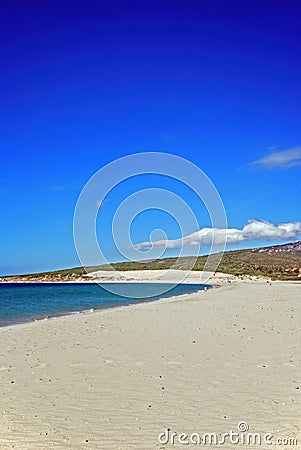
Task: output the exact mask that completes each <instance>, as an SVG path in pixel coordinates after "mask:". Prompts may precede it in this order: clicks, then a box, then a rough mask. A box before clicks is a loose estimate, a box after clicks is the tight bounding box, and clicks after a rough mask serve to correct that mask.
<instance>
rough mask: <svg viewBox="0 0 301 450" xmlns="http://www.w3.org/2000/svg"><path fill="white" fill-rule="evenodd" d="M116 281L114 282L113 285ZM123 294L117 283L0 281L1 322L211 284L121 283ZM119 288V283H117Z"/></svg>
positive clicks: (83, 309) (55, 314) (108, 305)
mask: <svg viewBox="0 0 301 450" xmlns="http://www.w3.org/2000/svg"><path fill="white" fill-rule="evenodd" d="M114 284H115V286H114ZM122 284H123V286H122V293H123V295H118V294H116V293H114V288H116V290H117V286H116V283H108V284H106V286H107V287H108V288H109V289H110V290H107V289H105V288H104V287H103V286H100V285H98V284H96V283H0V326H10V325H14V324H18V323H24V322H30V321H37V320H47V319H50V318H53V317H58V316H62V315H71V314H80V313H82V314H87V313H92V312H94V311H96V310H100V309H106V308H113V307H117V306H127V305H131V304H134V303H141V302H149V301H154V300H158V299H161V298H168V297H174V296H178V295H185V294H191V293H194V292H198V291H202V290H204V289H205V288H207V289H209V288H210V287H211V286H209V285H205V284H178V285H176V286H175V285H168V284H167V283H156V292H162V294H154V295H153V293H154V284H153V283H122ZM118 289H119V290H118V292H120V283H118Z"/></svg>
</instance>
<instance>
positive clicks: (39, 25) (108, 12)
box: [0, 0, 301, 274]
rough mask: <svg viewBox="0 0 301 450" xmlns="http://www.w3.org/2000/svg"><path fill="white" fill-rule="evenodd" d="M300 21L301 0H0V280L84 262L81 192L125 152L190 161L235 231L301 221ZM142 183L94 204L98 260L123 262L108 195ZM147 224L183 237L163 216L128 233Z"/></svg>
mask: <svg viewBox="0 0 301 450" xmlns="http://www.w3.org/2000/svg"><path fill="white" fill-rule="evenodd" d="M300 18H301V11H300V4H299V2H298V1H286V2H277V1H276V2H275V1H273V2H272V1H263V2H261V1H253V2H242V1H231V0H229V1H214V0H213V1H198V2H191V1H185V2H164V1H163V2H160V3H159V2H155V1H154V2H118V1H117V2H90V1H86V2H76V1H75V2H66V1H62V2H55V1H53V2H47V1H46V2H33V1H29V2H26V3H24V2H19V3H18V2H14V1H13V2H8V3H7V4H6V5H5V6H3V7H2V11H1V27H0V34H1V39H0V48H1V70H0V81H1V84H0V85H1V104H0V114H1V115H0V128H1V129H0V131H1V133H0V146H1V168H0V179H1V187H0V193H1V196H0V207H1V238H0V239H1V242H0V244H1V261H0V273H2V274H5V273H11V274H13V273H22V272H31V271H40V270H48V269H56V268H63V267H70V266H76V265H78V264H79V263H78V258H77V255H76V251H75V248H74V243H73V236H72V220H73V213H74V208H75V205H76V201H77V198H78V196H79V194H80V192H81V190H82V188H83V186H84V184H85V183H86V182H87V180H88V179H89V178H90V177H91V176H92V175H93V174H94V173H95V172H96V171H97V170H98V169H100V168H101V167H102V166H104V165H105V164H107V163H109V162H111V161H113V160H114V159H116V158H120V157H122V156H125V155H129V154H132V153H138V152H148V151H151V152H168V153H173V154H176V155H179V156H182V157H184V158H187V159H188V160H190V161H192V162H193V163H195V164H196V165H198V166H199V167H200V168H201V169H202V170H203V171H205V172H206V174H207V175H208V176H209V177H210V178H211V180H212V181H213V182H214V184H215V185H216V187H217V189H218V190H219V192H220V195H221V197H222V199H223V202H224V205H225V208H226V212H227V217H228V224H229V227H231V228H238V229H242V228H243V227H244V225H245V224H246V223H247V222H248V220H250V219H255V220H266V221H269V222H271V223H273V224H275V225H278V224H279V223H283V222H296V221H300V212H299V211H300V181H299V180H300V172H301V165H300V164H299V163H300V158H301V156H300V158H299V156H298V155H300V146H301V136H300V123H301V110H300V93H301V92H300V91H301V86H300V79H301V73H300V72H301V64H300V59H301V58H300V41H301V36H300V34H301V31H300ZM292 152H293V153H294V155H295V156H294V157H293V156H292ZM277 153H278V159H277ZM271 154H272V155H274V156H272V157H271V158H270V159H264V158H266V157H267V156H268V155H271ZM275 155H276V156H275ZM279 155H284V157H283V158H282V159H281V158H279ZM285 155H286V156H285ZM273 158H274V162H273ZM275 158H276V159H275ZM275 160H276V162H275ZM254 161H260V162H258V163H256V164H252V163H253V162H254ZM277 161H278V162H277ZM151 181H153V182H154V183H155V184H156V182H157V181H158V180H157V181H156V180H151V179H148V180H146V181H144V182H141V183H140V181H139V182H135V181H132V184H131V183H129V185H128V186H125V187H124V190H122V195H121V193H120V192H121V191H118V189H116V192H115V193H114V192H112V196H111V198H110V201H108V202H107V204H104V205H103V208H101V214H104V215H105V214H106V211H107V219H104V224H106V227H107V229H106V230H104V234H102V237H103V239H104V241H105V242H106V253H107V256H108V259H110V260H112V261H114V260H120V259H121V258H120V257H119V255H118V253H116V251H115V249H114V248H113V246H112V245H111V244H112V242H111V241H110V237H109V234H108V233H109V231H108V230H109V224H110V220H109V217H111V216H112V214H113V212H114V208H116V205H117V204H118V199H119V200H120V199H121V198H123V197H126V196H127V195H128V193H130V192H133V190H135V189H136V188H138V187H139V188H143V187H149V185H152V182H151ZM160 183H161V184H160ZM160 183H159V185H160V186H161V187H162V186H163V187H164V186H168V183H170V182H168V181H166V180H165V181H162V180H161V182H160ZM166 183H167V184H166ZM176 189H178V192H179V194H180V195H183V196H185V195H186V194H185V192H184V191H185V189H184V188H180V187H179V188H176ZM187 195H188V194H187ZM188 197H189V196H188ZM188 197H187V198H188ZM185 198H186V197H185ZM187 201H190V202H191V204H192V205H193V206H194V207H196V208H197V210H198V218H199V220H200V226H208V217H207V216H206V213H205V212H204V211H203V209H202V206H198V205H197V201H195V202H194V200H193V197H192V196H191V197H189V200H187ZM198 208H199V209H198ZM157 223H159V225H160V226H162V225H163V226H162V227H163V228H165V231H166V233H167V236H168V238H169V239H175V238H177V237H179V236H178V235H177V233H178V228H177V227H176V225H175V224H174V223H173V222H172V220H171V219H170V218H168V217H166V216H164V214H163V215H162V213H154V215H153V216H152V217H151V216H150V212H149V213H147V214H146V215H145V218H143V215H141V217H138V218H137V220H136V222H135V223H134V224H133V225H134V226H133V233H134V235H133V239H134V240H135V241H136V242H143V241H148V240H149V234H150V232H151V227H154V228H157V226H156V225H157ZM193 231H195V230H191V232H193ZM265 242H267V241H265V240H258V241H254V242H252V243H250V242H243V243H241V244H239V245H236V247H243V246H248V245H249V246H250V245H254V246H255V245H261V244H263V243H265ZM271 242H273V241H269V243H271ZM277 242H281V240H277ZM169 254H173V252H169V253H167V256H168V255H169Z"/></svg>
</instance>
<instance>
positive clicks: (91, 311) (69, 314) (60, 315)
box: [0, 281, 220, 330]
mask: <svg viewBox="0 0 301 450" xmlns="http://www.w3.org/2000/svg"><path fill="white" fill-rule="evenodd" d="M91 283H93V284H97V283H96V282H95V281H94V282H89V283H88V284H91ZM106 283H107V284H109V283H115V282H112V281H111V282H110V281H107V282H105V283H103V284H106ZM120 283H123V282H120ZM132 283H135V282H134V281H132ZM140 283H141V284H142V283H145V281H140ZM154 283H155V282H154ZM8 284H10V285H11V284H12V283H8ZM15 284H20V283H15ZM26 284H31V283H26ZM32 284H34V285H36V284H37V283H32ZM43 284H51V285H53V284H65V283H55V282H50V283H43ZM68 284H74V285H78V284H79V283H68ZM85 284H87V283H83V285H85ZM160 284H163V283H160ZM164 284H169V283H164ZM171 284H172V283H171ZM182 284H186V283H182ZM189 284H190V283H187V285H189ZM200 286H206V287H208V291H205V289H204V288H203V289H199V290H196V291H194V292H188V293H184V294H176V295H163V296H159V297H155V298H153V297H145V298H141V300H139V301H135V302H130V303H126V300H125V303H121V304H120V303H119V304H116V305H110V306H105V305H104V306H103V307H101V306H98V307H97V306H96V307H92V308H89V309H83V310H75V311H66V312H62V313H56V314H55V313H54V314H49V315H48V314H45V315H43V316H41V317H24V318H22V319H23V320H21V319H20V320H16V321H15V322H13V321H12V322H10V323H2V322H1V321H0V330H1V329H2V328H6V327H15V326H22V325H28V324H34V323H39V322H46V321H48V320H54V319H60V318H66V317H72V316H74V315H76V316H77V315H87V314H95V313H101V312H104V311H106V310H111V309H112V310H113V309H116V308H124V307H130V306H134V305H140V304H143V303H151V302H159V301H163V300H168V299H181V298H182V297H186V296H194V294H200V293H201V292H209V291H210V290H211V289H220V288H218V287H216V286H213V285H209V284H208V285H203V284H202V285H200Z"/></svg>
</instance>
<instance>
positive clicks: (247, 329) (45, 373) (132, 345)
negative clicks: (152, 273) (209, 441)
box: [0, 282, 301, 450]
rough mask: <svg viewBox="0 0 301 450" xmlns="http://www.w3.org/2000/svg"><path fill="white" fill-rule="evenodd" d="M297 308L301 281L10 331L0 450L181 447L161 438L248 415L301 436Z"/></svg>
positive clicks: (3, 361) (238, 287)
mask: <svg viewBox="0 0 301 450" xmlns="http://www.w3.org/2000/svg"><path fill="white" fill-rule="evenodd" d="M300 311H301V304H300V285H295V284H273V285H272V286H269V285H268V284H267V283H264V282H248V283H237V284H234V285H232V286H230V287H224V288H221V289H215V290H211V291H210V292H207V293H205V292H202V293H198V294H192V295H190V296H186V297H182V298H174V299H166V300H160V301H157V302H153V303H145V304H139V305H133V306H130V307H121V308H118V309H113V310H107V311H101V312H97V313H93V314H86V315H75V316H71V317H61V318H57V319H53V320H48V321H45V322H36V323H30V324H24V325H17V326H13V327H7V328H2V329H1V330H0V333H1V355H0V380H1V421H0V432H1V444H0V448H1V449H11V448H16V449H28V450H34V449H47V450H48V449H93V450H96V449H106V450H110V449H114V450H115V449H145V450H150V449H159V448H183V447H184V448H185V446H183V445H180V444H176V445H172V444H169V445H164V443H160V442H159V440H158V436H159V434H160V433H162V432H164V430H166V429H167V428H170V429H171V430H172V431H173V432H176V433H181V432H184V433H187V434H188V435H190V434H191V433H193V432H196V433H199V434H202V433H205V432H211V433H225V432H229V431H230V430H231V429H232V430H234V431H236V430H237V426H238V423H240V422H242V421H244V422H246V423H248V425H249V431H250V432H257V433H262V435H263V434H264V433H271V434H273V435H274V437H273V439H276V438H281V437H292V438H293V437H297V438H299V442H301V441H300V439H301V436H300V427H301V417H300V411H301V401H300V392H301V378H300V373H301V371H300V361H301V350H300V342H301V339H300V337H301V330H300V319H301V314H300ZM161 440H162V441H163V439H162V437H161ZM186 447H187V446H186ZM188 447H195V446H193V445H189V446H188ZM232 447H233V448H246V447H247V448H252V449H253V448H271V446H267V445H261V447H256V446H255V445H253V446H245V445H242V444H241V443H239V444H238V445H230V444H229V445H224V448H232ZM210 448H215V446H214V445H212V446H211V447H210ZM278 448H283V447H281V446H280V447H279V446H278ZM286 448H294V447H292V446H289V445H287V446H286Z"/></svg>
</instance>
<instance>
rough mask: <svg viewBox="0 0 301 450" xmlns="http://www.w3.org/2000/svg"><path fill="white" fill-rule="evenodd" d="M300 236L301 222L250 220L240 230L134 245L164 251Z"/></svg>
mask: <svg viewBox="0 0 301 450" xmlns="http://www.w3.org/2000/svg"><path fill="white" fill-rule="evenodd" d="M300 234H301V222H289V223H281V224H279V225H278V226H276V225H273V224H272V223H270V222H266V221H264V220H262V221H259V220H250V221H249V222H248V223H247V224H246V225H245V226H244V227H243V228H242V229H241V230H240V229H237V228H228V229H220V228H202V229H200V230H199V231H196V232H195V233H192V234H189V235H188V236H185V237H183V238H181V239H171V240H169V239H166V240H161V241H154V242H141V243H139V244H136V245H135V248H136V249H137V250H149V249H151V248H154V247H164V248H166V249H172V248H181V247H188V246H194V245H200V244H201V245H211V243H212V242H214V243H215V244H224V243H225V242H227V243H228V244H238V243H240V242H243V241H247V240H257V239H267V240H278V239H291V238H295V237H297V236H298V235H300Z"/></svg>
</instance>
